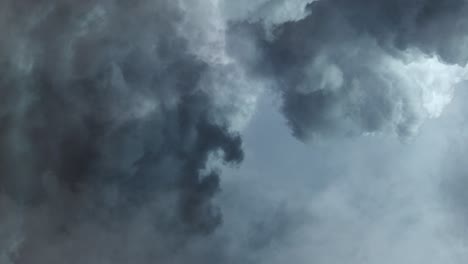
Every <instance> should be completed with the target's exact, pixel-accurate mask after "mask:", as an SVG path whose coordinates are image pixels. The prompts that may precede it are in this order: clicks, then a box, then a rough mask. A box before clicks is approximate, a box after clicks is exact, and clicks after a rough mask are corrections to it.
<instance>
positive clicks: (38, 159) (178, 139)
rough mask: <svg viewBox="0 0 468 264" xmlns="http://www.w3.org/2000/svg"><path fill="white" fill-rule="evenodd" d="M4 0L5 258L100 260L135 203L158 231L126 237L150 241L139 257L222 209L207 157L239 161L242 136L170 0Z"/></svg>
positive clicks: (154, 257)
mask: <svg viewBox="0 0 468 264" xmlns="http://www.w3.org/2000/svg"><path fill="white" fill-rule="evenodd" d="M1 3H2V4H1V5H2V10H4V11H2V12H4V13H5V16H4V17H3V18H2V20H3V21H2V27H3V31H2V38H4V39H6V41H5V42H3V44H2V45H3V47H2V49H1V51H0V52H1V55H0V58H1V61H0V62H1V71H2V74H1V79H0V85H1V91H0V93H1V96H0V97H1V98H2V99H1V100H2V102H1V108H0V111H1V114H0V119H1V128H0V135H1V136H0V146H1V147H0V148H1V150H0V152H1V154H0V175H1V176H0V184H1V194H2V197H4V199H9V200H11V201H14V203H16V204H17V205H18V206H19V207H20V208H22V209H19V210H24V213H23V214H22V215H21V219H22V221H23V222H24V226H23V229H24V235H23V240H24V241H23V243H22V244H21V246H20V247H19V248H18V249H17V250H16V252H15V253H14V254H13V253H12V256H11V261H12V262H13V263H102V262H99V261H104V260H105V258H107V257H111V258H112V255H113V254H112V253H111V252H106V250H108V248H112V247H113V246H109V243H114V242H113V241H114V240H115V243H117V244H118V243H121V244H120V246H121V247H122V249H121V250H122V251H123V253H122V254H125V251H126V249H125V247H126V246H125V243H133V242H130V240H131V238H132V237H134V236H133V235H129V237H126V236H125V235H123V234H122V232H124V233H125V232H126V231H122V230H126V229H130V228H129V226H130V223H131V222H132V221H137V220H135V219H138V218H136V217H135V215H138V214H140V211H141V210H143V209H144V210H145V211H148V212H145V214H146V216H145V217H146V218H147V219H146V220H145V221H144V223H142V224H144V225H147V226H148V227H147V229H148V232H149V233H154V235H147V236H149V237H152V238H153V240H155V241H148V242H145V241H139V242H136V241H135V243H143V244H145V243H155V245H154V246H153V247H151V246H149V247H148V250H149V251H150V252H151V257H150V256H148V259H147V260H144V259H141V260H139V261H137V262H136V263H154V261H157V262H158V263H160V261H164V260H165V258H168V257H171V255H172V256H174V255H173V253H172V250H174V249H175V248H174V247H176V246H177V247H180V246H181V245H180V244H181V243H183V242H184V241H186V240H187V239H188V238H189V237H191V236H193V235H197V234H208V233H211V232H212V231H213V230H214V229H215V228H216V227H217V226H218V225H219V224H220V223H221V222H222V219H221V213H220V211H219V209H218V208H217V207H216V206H215V205H214V204H213V203H212V201H211V199H212V197H213V195H214V194H215V193H216V192H217V191H218V190H219V175H218V174H219V172H218V171H217V170H211V169H209V168H208V167H207V162H208V159H209V158H210V157H211V156H213V155H214V156H216V157H218V158H220V159H222V160H223V161H224V162H225V163H228V164H236V163H238V162H240V161H241V160H242V158H243V153H242V150H241V139H240V137H239V136H238V135H236V134H235V133H233V132H231V131H230V130H229V120H226V117H225V114H224V113H223V112H222V111H221V110H219V109H216V107H215V102H214V100H215V98H214V96H213V95H212V94H210V93H208V92H207V91H206V89H203V87H201V85H200V83H201V78H202V77H203V76H204V75H205V73H207V72H208V71H209V69H210V67H212V66H211V65H209V63H207V62H206V61H203V60H202V59H200V58H198V57H197V56H196V54H193V53H192V52H191V50H190V49H189V47H188V45H189V44H188V41H187V39H185V38H184V36H182V35H181V34H179V33H178V28H177V27H178V25H179V24H180V21H181V20H182V18H183V15H184V13H183V12H182V10H181V9H180V8H179V7H178V6H177V4H176V3H172V2H171V1H164V0H161V1H132V2H131V3H130V2H125V1H84V2H76V1H2V2H1ZM7 213H8V212H5V211H2V215H5V214H7ZM100 229H102V230H107V231H106V232H108V233H109V235H110V236H111V237H105V238H104V237H103V238H100V237H99V236H103V235H104V234H106V232H102V231H100ZM114 229H115V230H114ZM116 230H117V231H116ZM134 231H135V232H136V230H134ZM113 232H116V233H117V234H115V235H111V234H112V233H113ZM140 232H141V231H140ZM85 236H93V237H89V238H86V237H85ZM126 239H128V240H129V241H127V242H126ZM73 240H76V244H74V243H73V242H72V241H73ZM137 241H138V240H137ZM68 244H69V245H68ZM144 247H147V245H144ZM177 247H176V248H177ZM101 250H102V256H101V258H103V260H99V259H100V258H99V257H98V256H99V254H100V251H101ZM114 250H115V249H114ZM115 254H116V255H117V256H120V257H122V256H121V255H120V254H119V253H117V252H116V253H115ZM145 254H146V253H145ZM117 256H115V257H116V258H118V257H117ZM105 261H112V263H120V262H119V261H123V262H122V263H130V262H132V261H129V260H125V258H123V259H122V260H111V259H107V260H105Z"/></svg>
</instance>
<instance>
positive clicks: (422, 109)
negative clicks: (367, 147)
mask: <svg viewBox="0 0 468 264" xmlns="http://www.w3.org/2000/svg"><path fill="white" fill-rule="evenodd" d="M307 8H308V10H309V11H310V14H309V15H308V16H307V17H306V18H304V19H300V20H298V21H291V22H287V23H284V24H282V25H280V26H277V27H276V29H275V31H274V32H273V34H274V37H273V39H271V37H269V36H268V33H267V34H266V35H265V36H264V37H262V33H261V30H258V27H252V28H255V29H254V30H252V31H253V32H256V33H255V35H256V36H257V39H258V40H257V47H258V50H259V53H261V54H263V55H262V56H260V57H261V59H260V62H254V64H255V63H259V64H256V66H254V68H258V69H263V71H264V72H265V71H266V72H265V74H267V75H268V76H271V78H274V79H276V80H277V83H278V84H277V85H278V87H279V89H280V90H281V93H283V98H284V113H285V115H286V117H287V119H288V120H289V123H290V125H291V127H292V128H293V130H294V133H295V134H296V136H298V137H299V138H302V139H307V138H309V137H313V136H316V135H334V134H339V135H343V134H344V135H347V134H362V133H373V132H380V131H394V132H396V133H397V134H398V135H401V136H404V137H405V136H408V135H414V134H415V132H416V131H417V128H418V127H419V125H420V123H421V122H422V120H424V119H425V118H426V117H428V116H435V115H437V113H438V112H440V110H439V109H438V107H439V108H440V107H442V106H443V105H444V104H445V103H444V101H445V100H446V99H443V98H449V97H451V94H452V92H451V88H450V87H452V86H453V84H454V83H456V82H459V81H460V80H463V79H464V78H466V71H465V69H464V68H463V65H465V64H466V62H467V51H466V45H467V43H468V42H467V32H466V28H468V27H467V26H466V24H467V23H468V19H467V16H466V14H467V3H466V1H463V0H460V1H459V0H454V1H444V2H443V3H441V2H440V1H339V0H323V1H317V2H313V3H312V4H310V5H308V7H307ZM239 28H240V29H237V30H238V31H240V32H245V30H244V29H243V28H244V27H243V26H239ZM234 31H235V32H236V30H234ZM252 31H251V32H250V34H252ZM259 32H260V33H259ZM243 34H244V35H249V33H243ZM249 63H251V62H249ZM450 64H457V65H452V66H449V65H450ZM459 65H461V66H459ZM265 69H266V70H265ZM435 69H437V70H436V71H435ZM421 70H422V71H421ZM439 71H440V72H439ZM441 72H444V73H441ZM421 73H422V74H421ZM447 74H448V75H449V76H444V75H447ZM441 79H443V80H442V81H440V80H441ZM447 81H448V82H447ZM441 85H442V86H445V87H446V88H445V89H444V88H443V87H440V86H441ZM447 85H448V87H447ZM432 97H437V98H432ZM439 98H440V100H442V101H436V102H434V100H439ZM434 104H435V105H437V106H434Z"/></svg>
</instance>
